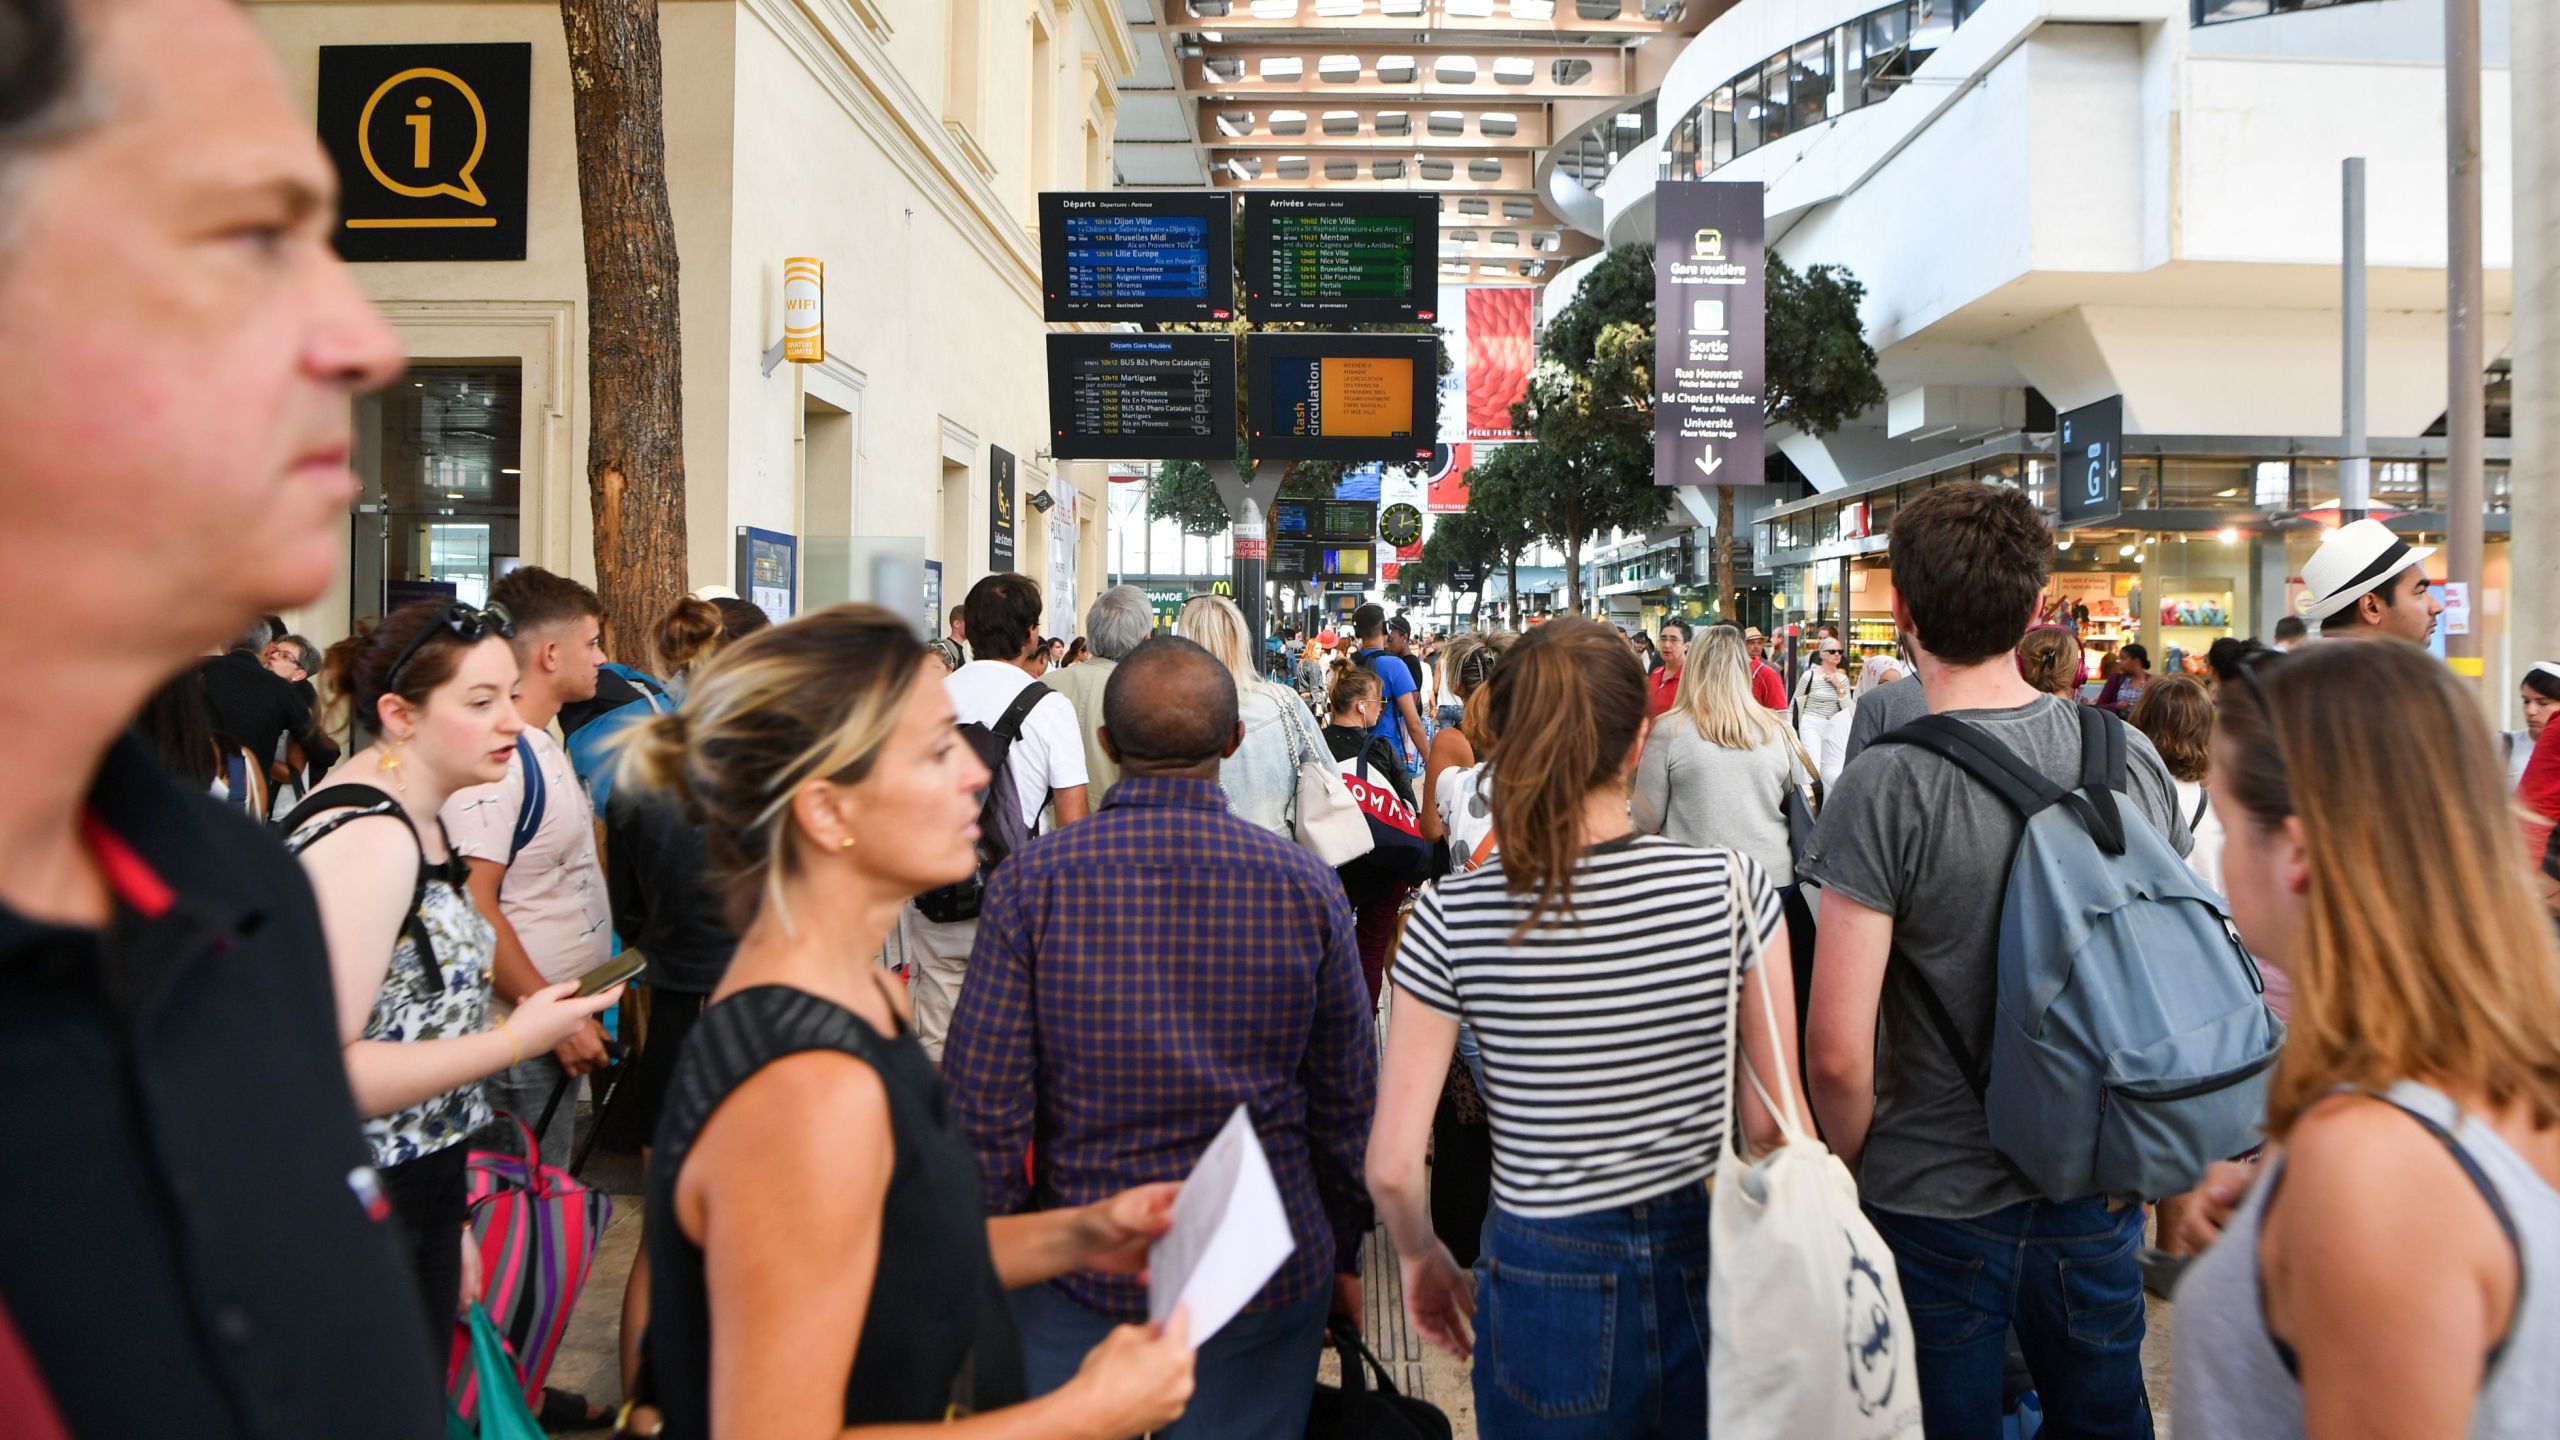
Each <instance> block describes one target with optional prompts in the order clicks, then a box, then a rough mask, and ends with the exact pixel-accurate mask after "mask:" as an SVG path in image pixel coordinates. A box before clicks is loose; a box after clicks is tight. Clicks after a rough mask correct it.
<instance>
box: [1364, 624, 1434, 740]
mask: <svg viewBox="0 0 2560 1440" xmlns="http://www.w3.org/2000/svg"><path fill="white" fill-rule="evenodd" d="M1360 663H1361V664H1362V665H1363V666H1366V667H1367V668H1368V671H1369V673H1370V674H1372V675H1375V676H1377V677H1378V683H1379V684H1380V685H1382V686H1384V687H1385V689H1386V694H1385V696H1384V698H1383V699H1382V700H1381V701H1380V702H1379V705H1378V723H1377V724H1376V725H1375V726H1373V727H1371V730H1370V733H1371V734H1373V735H1376V736H1377V737H1378V738H1379V739H1381V740H1384V741H1386V742H1387V748H1388V749H1390V750H1392V751H1394V752H1395V755H1396V758H1397V759H1398V760H1402V759H1403V758H1404V741H1403V739H1402V733H1403V730H1404V712H1403V710H1402V708H1401V707H1399V706H1398V705H1397V704H1396V701H1397V700H1398V699H1400V698H1402V697H1403V696H1406V695H1411V694H1413V693H1414V692H1416V691H1418V690H1420V689H1421V688H1422V687H1421V686H1419V685H1416V684H1414V683H1413V672H1412V671H1411V670H1408V669H1406V668H1405V664H1404V662H1403V661H1402V660H1399V659H1397V658H1396V657H1394V656H1393V655H1390V654H1388V653H1387V652H1386V651H1384V650H1363V651H1361V652H1360ZM1414 703H1415V704H1417V705H1418V704H1420V703H1421V702H1420V701H1415V702H1414ZM1413 748H1414V749H1415V750H1416V751H1420V750H1421V749H1422V737H1421V736H1419V735H1416V736H1415V737H1413Z"/></svg>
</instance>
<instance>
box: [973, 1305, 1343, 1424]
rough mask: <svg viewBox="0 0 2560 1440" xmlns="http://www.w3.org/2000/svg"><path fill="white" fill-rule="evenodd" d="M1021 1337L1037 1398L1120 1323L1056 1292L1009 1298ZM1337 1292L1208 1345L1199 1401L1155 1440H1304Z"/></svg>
mask: <svg viewBox="0 0 2560 1440" xmlns="http://www.w3.org/2000/svg"><path fill="white" fill-rule="evenodd" d="M1005 1298H1006V1299H1007V1300H1009V1301H1010V1302H1011V1303H1012V1308H1013V1323H1014V1328H1015V1329H1017V1330H1019V1331H1020V1332H1021V1333H1022V1373H1023V1378H1024V1380H1026V1381H1027V1382H1028V1386H1029V1393H1030V1395H1031V1396H1032V1397H1033V1398H1037V1397H1039V1396H1042V1395H1046V1394H1048V1393H1049V1392H1050V1391H1052V1390H1055V1389H1057V1388H1058V1387H1059V1386H1061V1385H1064V1384H1066V1383H1067V1382H1068V1381H1069V1380H1072V1379H1074V1378H1075V1373H1076V1367H1077V1366H1079V1365H1082V1364H1083V1363H1084V1357H1085V1353H1086V1352H1087V1351H1089V1350H1091V1349H1093V1347H1094V1346H1096V1345H1099V1344H1101V1343H1102V1337H1103V1336H1105V1335H1108V1334H1110V1333H1111V1331H1112V1329H1113V1327H1114V1326H1117V1325H1118V1324H1119V1323H1120V1322H1119V1321H1117V1320H1114V1319H1112V1318H1111V1317H1110V1316H1108V1315H1105V1314H1103V1313H1101V1312H1100V1311H1098V1310H1088V1309H1086V1308H1085V1307H1084V1306H1082V1305H1079V1304H1077V1303H1076V1302H1075V1301H1073V1300H1070V1299H1068V1298H1067V1297H1066V1296H1065V1295H1064V1294H1063V1293H1061V1292H1060V1291H1059V1289H1058V1287H1056V1286H1055V1285H1030V1286H1026V1287H1024V1288H1022V1289H1020V1290H1016V1291H1013V1292H1011V1293H1010V1294H1009V1295H1007V1296H1006V1297H1005ZM1332 1308H1333V1291H1332V1288H1331V1287H1330V1286H1327V1287H1326V1288H1324V1289H1320V1290H1318V1291H1316V1293H1314V1294H1313V1295H1310V1296H1308V1297H1307V1298H1306V1299H1304V1300H1301V1301H1299V1302H1298V1303H1296V1304H1294V1305H1288V1306H1283V1307H1282V1308H1280V1309H1278V1310H1249V1311H1246V1312H1245V1313H1244V1314H1242V1315H1238V1316H1237V1317H1236V1318H1234V1319H1233V1320H1230V1321H1228V1322H1227V1324H1226V1328H1224V1329H1222V1330H1220V1331H1219V1332H1218V1333H1217V1334H1215V1335H1212V1336H1210V1337H1209V1343H1208V1344H1206V1345H1203V1346H1201V1347H1200V1353H1199V1355H1198V1356H1197V1357H1196V1359H1195V1360H1194V1362H1193V1381H1192V1390H1191V1403H1190V1405H1189V1406H1187V1407H1186V1408H1185V1409H1184V1410H1183V1412H1182V1418H1181V1419H1179V1420H1177V1421H1175V1422H1174V1423H1172V1424H1171V1425H1168V1426H1166V1427H1165V1428H1164V1429H1162V1430H1158V1431H1155V1432H1154V1434H1155V1436H1156V1440H1305V1436H1306V1433H1307V1407H1308V1406H1309V1405H1310V1404H1312V1403H1313V1402H1314V1400H1315V1397H1316V1360H1317V1358H1318V1357H1319V1356H1320V1355H1321V1354H1322V1353H1323V1350H1324V1317H1325V1312H1326V1311H1328V1310H1330V1309H1332Z"/></svg>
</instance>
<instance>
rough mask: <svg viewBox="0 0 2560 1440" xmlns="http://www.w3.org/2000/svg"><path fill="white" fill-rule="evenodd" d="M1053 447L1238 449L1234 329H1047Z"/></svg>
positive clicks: (1133, 453) (1207, 455)
mask: <svg viewBox="0 0 2560 1440" xmlns="http://www.w3.org/2000/svg"><path fill="white" fill-rule="evenodd" d="M1049 453H1050V454H1052V455H1054V456H1056V457H1057V458H1059V459H1061V460H1233V459H1235V457H1236V342H1235V337H1233V336H1231V335H1052V336H1050V337H1049Z"/></svg>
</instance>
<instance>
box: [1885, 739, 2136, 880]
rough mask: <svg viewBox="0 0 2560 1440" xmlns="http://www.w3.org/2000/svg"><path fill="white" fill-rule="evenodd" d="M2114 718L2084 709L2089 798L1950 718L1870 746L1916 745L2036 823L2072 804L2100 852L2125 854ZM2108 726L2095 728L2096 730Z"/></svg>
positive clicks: (2120, 747)
mask: <svg viewBox="0 0 2560 1440" xmlns="http://www.w3.org/2000/svg"><path fill="white" fill-rule="evenodd" d="M2120 724H2121V722H2119V721H2116V720H2115V719H2114V718H2113V717H2111V716H2108V715H2104V714H2101V713H2099V712H2098V711H2095V710H2092V709H2089V708H2088V707H2086V706H2082V707H2080V775H2081V779H2080V783H2081V785H2082V787H2083V788H2084V789H2086V790H2087V791H2088V793H2087V794H2085V795H2083V794H2075V793H2073V792H2071V791H2067V790H2064V789H2063V788H2062V787H2061V786H2059V785H2056V784H2054V783H2053V782H2052V781H2050V780H2047V779H2046V778H2044V776H2043V775H2041V774H2039V773H2038V772H2037V771H2036V770H2035V769H2034V768H2033V767H2032V766H2030V765H2028V764H2027V762H2025V761H2024V760H2021V759H2019V758H2018V757H2017V755H2016V754H2015V753H2013V752H2012V751H2011V750H2010V749H2009V747H2008V746H2006V745H2003V744H2001V743H2000V742H1999V741H1997V740H1994V739H1992V738H1991V737H1990V736H1989V735H1986V734H1984V733H1983V732H1982V731H1981V730H1980V729H1978V728H1976V727H1975V726H1972V725H1968V724H1966V723H1965V722H1963V721H1961V720H1958V719H1956V718H1955V717H1954V716H1952V715H1923V716H1921V717H1920V718H1919V719H1917V720H1914V721H1912V722H1911V723H1910V724H1908V725H1905V726H1903V727H1902V728H1901V729H1898V730H1891V731H1887V732H1886V733H1884V734H1882V735H1879V736H1877V737H1876V738H1875V739H1873V740H1871V741H1869V742H1867V743H1869V744H1871V745H1916V746H1918V747H1920V748H1921V749H1923V750H1927V751H1929V752H1931V753H1932V754H1935V755H1938V756H1940V757H1942V758H1944V759H1946V760H1948V761H1950V762H1952V763H1953V764H1954V765H1955V767H1956V768H1957V769H1959V770H1962V771H1964V772H1965V773H1966V774H1968V775H1970V776H1972V777H1973V778H1974V779H1976V780H1979V781H1981V782H1982V783H1983V784H1984V785H1985V786H1987V787H1989V789H1990V790H1991V792H1992V793H1993V794H1995V795H1997V796H1999V797H2000V798H2001V800H2002V801H2004V802H2006V803H2007V805H2008V806H2009V808H2010V809H2012V810H2015V811H2017V812H2018V815H2019V818H2021V819H2028V820H2032V819H2034V818H2035V817H2036V816H2038V815H2040V814H2042V813H2044V812H2045V811H2047V810H2049V809H2052V808H2053V807H2054V806H2056V805H2068V806H2070V807H2071V808H2072V810H2073V812H2074V813H2076V814H2078V815H2079V817H2080V823H2081V824H2082V825H2083V826H2085V827H2087V829H2088V831H2089V834H2090V836H2091V838H2093V839H2095V840H2096V841H2097V842H2098V848H2099V849H2101V850H2103V851H2105V852H2106V853H2108V854H2110V855H2121V854H2123V853H2124V846H2125V839H2124V816H2123V815H2122V813H2121V812H2119V810H2118V809H2117V807H2116V786H2115V785H2113V784H2110V783H2109V782H2110V781H2114V782H2117V783H2118V784H2120V783H2121V782H2122V781H2123V780H2124V777H2125V739H2124V735H2123V733H2122V731H2121V730H2120V729H2119V728H2118V726H2119V725H2120ZM2100 726H2102V727H2105V728H2103V729H2097V728H2092V727H2100Z"/></svg>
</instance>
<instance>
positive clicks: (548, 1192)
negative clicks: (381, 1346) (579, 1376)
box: [445, 1121, 613, 1422]
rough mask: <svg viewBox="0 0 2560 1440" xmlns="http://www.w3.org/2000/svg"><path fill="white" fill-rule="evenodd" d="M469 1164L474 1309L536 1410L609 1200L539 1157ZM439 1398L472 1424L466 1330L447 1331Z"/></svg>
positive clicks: (472, 1377)
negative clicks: (447, 1355) (475, 1256)
mask: <svg viewBox="0 0 2560 1440" xmlns="http://www.w3.org/2000/svg"><path fill="white" fill-rule="evenodd" d="M516 1128H517V1131H518V1133H519V1134H520V1135H521V1137H522V1140H523V1145H524V1151H525V1154H526V1155H531V1156H537V1157H538V1156H539V1154H540V1151H539V1149H538V1147H536V1146H535V1145H534V1143H533V1133H532V1132H531V1131H529V1130H526V1129H524V1127H523V1124H522V1122H520V1121H519V1122H516ZM468 1164H469V1171H468V1175H469V1178H468V1181H467V1186H468V1189H467V1194H468V1196H469V1199H470V1205H471V1228H472V1231H473V1233H474V1234H476V1235H477V1236H478V1237H479V1241H480V1273H481V1276H482V1294H481V1297H480V1303H481V1305H482V1306H483V1307H485V1308H486V1309H487V1310H488V1312H489V1317H490V1319H492V1320H493V1321H495V1322H496V1324H497V1329H498V1336H499V1338H500V1339H502V1340H504V1341H505V1342H506V1346H507V1353H508V1354H509V1355H510V1356H511V1357H512V1358H513V1359H514V1361H515V1370H516V1378H517V1379H518V1380H519V1381H521V1382H522V1383H523V1386H524V1395H525V1401H526V1403H527V1404H529V1405H534V1406H537V1407H538V1406H539V1405H540V1404H541V1403H542V1382H543V1380H544V1378H545V1377H546V1376H548V1375H549V1374H550V1373H551V1361H552V1357H553V1356H555V1355H557V1354H558V1353H559V1352H560V1338H561V1337H562V1336H563V1335H566V1334H567V1333H568V1331H569V1314H570V1311H571V1310H572V1309H573V1308H574V1307H575V1306H576V1305H577V1303H578V1294H579V1292H580V1291H581V1290H583V1289H584V1288H585V1287H586V1283H587V1272H588V1270H589V1269H591V1268H593V1266H594V1264H595V1258H596V1246H597V1244H598V1243H599V1242H600V1241H601V1240H602V1239H603V1237H604V1230H605V1226H607V1225H609V1224H611V1223H612V1221H613V1197H612V1196H610V1195H607V1194H606V1193H605V1192H603V1191H602V1190H591V1189H588V1188H587V1187H586V1186H584V1185H582V1184H579V1183H578V1181H577V1180H575V1179H573V1178H572V1177H571V1176H570V1174H569V1172H567V1171H566V1170H562V1169H560V1168H559V1167H558V1166H556V1165H545V1164H543V1163H541V1161H540V1160H539V1158H536V1159H532V1160H527V1159H525V1158H523V1157H521V1156H516V1155H509V1154H505V1153H503V1152H500V1151H495V1150H474V1151H472V1152H471V1158H470V1160H469V1162H468ZM445 1394H446V1396H447V1398H449V1399H450V1400H451V1401H452V1403H453V1409H454V1412H455V1413H456V1414H458V1415H460V1416H461V1417H462V1418H463V1419H464V1420H465V1421H466V1422H470V1421H476V1419H477V1416H478V1412H479V1401H480V1395H479V1379H478V1371H477V1369H476V1367H475V1366H474V1364H473V1362H472V1352H471V1331H470V1329H469V1327H467V1326H457V1327H456V1328H455V1332H454V1342H453V1356H452V1360H451V1362H450V1363H449V1364H448V1365H447V1367H446V1370H445Z"/></svg>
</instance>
